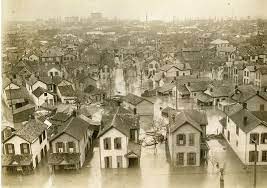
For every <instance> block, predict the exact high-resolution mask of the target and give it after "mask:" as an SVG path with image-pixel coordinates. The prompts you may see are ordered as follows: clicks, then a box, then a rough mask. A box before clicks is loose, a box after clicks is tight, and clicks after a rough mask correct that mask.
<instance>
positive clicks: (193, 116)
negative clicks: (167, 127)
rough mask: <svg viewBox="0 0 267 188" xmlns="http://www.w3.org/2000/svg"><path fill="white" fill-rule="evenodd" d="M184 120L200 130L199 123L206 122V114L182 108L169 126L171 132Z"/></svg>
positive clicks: (183, 122)
mask: <svg viewBox="0 0 267 188" xmlns="http://www.w3.org/2000/svg"><path fill="white" fill-rule="evenodd" d="M186 122H187V123H189V124H191V125H192V126H193V127H195V128H196V129H197V130H199V131H201V132H202V127H201V125H207V124H208V120H207V115H206V114H205V113H204V112H200V111H197V110H183V111H181V112H179V113H177V114H176V117H175V124H174V125H172V126H171V132H174V131H176V130H177V129H178V128H180V127H181V126H182V125H184V124H185V123H186Z"/></svg>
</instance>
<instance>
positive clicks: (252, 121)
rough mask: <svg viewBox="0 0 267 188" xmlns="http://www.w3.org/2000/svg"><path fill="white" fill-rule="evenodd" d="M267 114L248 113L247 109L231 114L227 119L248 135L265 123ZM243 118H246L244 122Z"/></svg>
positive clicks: (266, 124)
mask: <svg viewBox="0 0 267 188" xmlns="http://www.w3.org/2000/svg"><path fill="white" fill-rule="evenodd" d="M266 116H267V112H266V111H265V112H250V111H248V110H247V109H241V110H240V111H238V112H236V113H234V114H232V115H231V116H230V117H229V118H230V119H231V120H232V121H233V122H234V123H235V124H236V125H237V126H238V127H239V128H240V129H241V130H242V131H243V132H245V133H248V132H250V131H252V130H253V129H255V128H256V127H257V126H258V125H260V124H263V125H265V126H267V123H266ZM244 117H246V118H247V120H246V122H245V121H244Z"/></svg>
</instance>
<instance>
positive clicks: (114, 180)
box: [2, 75, 267, 188]
mask: <svg viewBox="0 0 267 188" xmlns="http://www.w3.org/2000/svg"><path fill="white" fill-rule="evenodd" d="M120 76H121V75H120ZM118 80H119V81H118V82H117V83H120V82H121V79H118ZM138 83H139V81H138V80H137V81H136V82H132V86H131V87H132V88H131V90H135V89H134V88H136V90H135V91H136V93H135V94H138V93H140V89H138V88H139V87H138ZM119 87H120V86H119ZM120 90H124V88H120ZM133 93H134V92H133ZM139 95H140V94H139ZM151 100H154V102H155V109H154V113H155V117H154V119H155V120H159V119H160V118H161V113H160V107H162V108H164V107H166V106H172V107H175V105H174V100H173V99H171V98H170V97H154V98H152V99H151ZM178 104H179V105H178V107H179V109H191V108H196V105H195V103H194V102H193V101H190V100H182V99H181V100H180V99H179V103H178ZM205 110H206V112H207V116H208V120H209V124H208V126H207V133H208V134H216V133H217V130H218V131H219V128H220V124H219V121H218V120H219V119H220V118H221V117H222V116H223V113H222V112H220V111H219V110H217V109H216V108H213V107H211V108H208V109H205ZM99 116H101V112H100V111H99V110H98V111H96V117H95V118H96V119H98V118H99ZM141 126H142V129H145V128H144V125H141ZM208 144H209V146H210V152H209V160H208V164H207V165H206V166H201V167H186V168H183V167H180V168H174V167H171V166H170V164H169V163H168V159H169V157H168V156H167V155H166V151H165V143H163V144H160V145H158V146H157V152H156V153H155V150H154V148H153V147H142V156H141V159H140V168H129V169H101V168H100V162H99V148H98V147H95V148H94V151H93V154H92V156H90V157H88V159H87V161H86V162H85V164H84V167H83V168H82V169H80V170H79V171H65V172H55V173H53V174H51V173H50V172H49V171H48V166H47V163H46V161H43V163H42V164H41V165H39V167H38V168H37V169H36V170H35V173H34V174H31V175H25V176H21V175H8V174H3V176H2V177H3V178H2V185H3V187H5V188H13V187H20V188H28V187H41V188H50V187H53V188H54V187H55V188H57V187H58V188H62V187H64V188H69V187H70V188H72V187H88V188H137V187H140V188H149V187H153V188H163V187H170V188H176V187H179V188H187V187H190V188H195V187H196V188H217V187H220V174H219V169H218V168H217V167H216V164H217V163H218V164H219V167H224V169H225V175H224V185H225V186H224V187H225V188H251V187H253V169H252V168H248V169H246V168H244V166H243V165H242V163H241V162H240V161H239V159H238V158H237V156H236V155H235V154H234V152H233V151H232V150H231V148H229V146H228V145H227V144H226V142H225V141H224V140H220V139H219V140H217V139H214V140H210V141H209V142H208ZM266 185H267V167H258V168H257V188H266V187H267V186H266Z"/></svg>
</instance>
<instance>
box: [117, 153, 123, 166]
mask: <svg viewBox="0 0 267 188" xmlns="http://www.w3.org/2000/svg"><path fill="white" fill-rule="evenodd" d="M121 167H122V156H117V168H121Z"/></svg>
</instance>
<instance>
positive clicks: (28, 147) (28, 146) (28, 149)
mask: <svg viewBox="0 0 267 188" xmlns="http://www.w3.org/2000/svg"><path fill="white" fill-rule="evenodd" d="M27 151H28V154H30V145H29V144H27Z"/></svg>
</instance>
